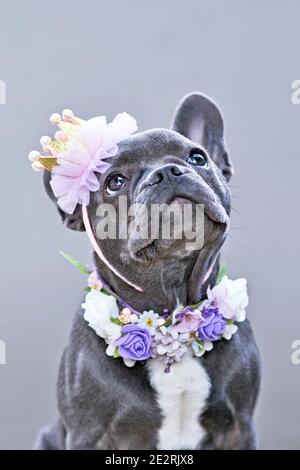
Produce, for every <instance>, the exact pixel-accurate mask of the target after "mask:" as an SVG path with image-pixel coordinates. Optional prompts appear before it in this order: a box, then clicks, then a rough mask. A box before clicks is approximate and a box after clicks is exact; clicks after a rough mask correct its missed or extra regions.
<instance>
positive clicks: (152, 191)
mask: <svg viewBox="0 0 300 470" xmlns="http://www.w3.org/2000/svg"><path fill="white" fill-rule="evenodd" d="M118 147H119V148H118V153H117V155H115V156H114V157H112V158H111V166H110V168H109V169H108V170H106V172H105V173H104V174H101V175H99V178H100V189H99V191H97V192H95V193H91V199H90V204H89V206H88V214H89V218H90V221H91V225H92V228H93V230H94V232H95V233H97V218H98V217H97V208H98V207H99V206H101V204H104V203H110V204H113V206H114V207H115V209H116V211H117V212H118V208H119V202H118V201H119V197H120V196H125V195H126V196H127V199H128V204H133V203H140V204H143V205H145V206H146V207H149V206H150V205H151V204H153V203H158V204H161V203H166V204H172V203H173V202H174V201H175V202H177V203H179V204H184V203H185V202H186V201H188V202H190V203H192V204H194V205H195V204H203V205H204V243H203V246H202V247H201V248H199V249H197V250H187V249H186V245H185V243H186V240H184V238H182V239H176V240H174V239H173V240H163V239H160V238H157V239H154V240H153V239H148V240H145V239H143V240H138V239H135V240H133V239H132V238H130V237H129V238H126V239H125V238H124V239H121V238H116V239H109V238H107V239H105V240H98V242H99V244H101V249H102V251H103V253H104V255H105V256H106V258H107V259H108V260H109V262H110V263H111V264H112V265H113V266H115V267H116V268H117V269H118V270H119V271H120V272H122V273H125V274H126V277H127V278H129V279H130V280H132V281H134V282H135V283H137V284H138V285H139V286H141V288H142V289H143V292H139V291H137V290H135V289H134V288H133V287H131V286H130V285H128V284H126V283H125V282H124V281H123V280H122V279H120V278H119V277H117V276H116V275H115V274H114V273H113V272H112V271H111V270H110V269H109V268H108V267H107V265H106V264H105V263H103V262H102V261H101V260H100V259H99V258H98V257H97V256H96V255H95V254H94V263H95V267H96V269H97V272H98V273H99V275H100V276H101V279H103V280H104V281H105V282H106V283H107V284H108V285H109V286H110V288H111V289H112V290H113V291H114V292H115V293H116V294H117V295H119V296H120V297H121V298H122V299H125V300H126V302H127V303H128V304H129V305H130V306H132V307H133V308H134V309H135V310H136V311H138V312H143V311H144V310H149V309H153V310H154V311H156V312H159V313H161V312H163V311H164V309H168V310H169V311H172V310H174V308H175V307H176V305H178V303H180V304H181V305H192V304H195V303H196V302H199V301H200V300H202V299H204V298H205V295H206V290H207V288H208V286H211V287H213V286H214V285H215V283H216V278H217V273H218V269H219V256H220V249H221V247H222V245H223V243H224V241H225V239H226V235H227V232H228V229H229V216H230V207H231V195H230V190H229V186H228V182H229V180H230V178H231V176H232V174H233V167H232V164H231V161H230V158H229V155H228V153H227V150H226V146H225V141H224V124H223V118H222V115H221V112H220V110H219V108H218V107H217V106H216V104H215V103H214V102H213V101H212V100H211V99H209V98H208V97H206V96H204V95H201V94H199V93H192V94H189V95H188V96H186V97H184V98H183V100H182V101H181V102H180V104H179V106H178V108H177V110H176V112H175V117H174V120H173V124H172V128H171V130H168V129H152V130H148V131H145V132H140V133H137V134H134V135H132V136H130V137H128V138H127V139H126V140H124V141H122V142H121V143H120V145H119V146H118ZM49 180H50V176H49V174H48V173H46V172H45V174H44V183H45V188H46V191H47V193H48V194H49V196H50V198H51V199H52V200H53V201H54V202H56V201H55V197H54V195H53V192H52V190H51V187H50V184H49ZM57 209H58V211H59V213H60V215H61V218H62V220H63V222H64V223H65V225H66V226H67V227H69V228H71V229H73V230H79V231H83V230H84V224H83V220H82V213H81V210H80V207H79V206H77V208H76V210H75V212H74V214H73V215H68V214H66V213H64V212H63V211H62V210H61V209H60V208H59V207H58V206H57ZM210 266H212V269H211V270H209V268H210ZM207 273H209V275H208V277H207ZM105 348H106V345H105V342H104V340H103V339H101V338H100V337H99V336H97V335H96V334H95V332H94V331H93V330H92V329H91V328H90V327H89V326H88V324H87V322H86V321H85V320H84V318H83V310H82V309H80V310H78V312H77V313H76V315H75V318H74V322H73V327H72V331H71V334H70V339H69V342H68V345H67V347H66V349H65V351H64V353H63V356H62V360H61V364H60V369H59V376H58V386H57V394H58V410H59V418H58V419H57V421H56V422H55V423H54V424H53V425H51V426H49V427H48V428H46V429H44V430H43V431H42V432H41V433H40V435H39V437H38V440H37V443H36V448H37V449H107V450H108V449H118V450H120V449H176V450H180V449H199V450H200V449H255V448H256V433H255V429H254V424H253V412H254V408H255V404H256V400H257V396H258V390H259V382H260V358H259V353H258V349H257V346H256V343H255V340H254V337H253V333H252V330H251V327H250V324H249V321H248V320H245V321H244V322H243V323H241V324H240V325H239V330H238V332H237V333H236V334H235V335H234V336H233V338H232V339H231V340H230V341H226V340H225V341H217V342H216V343H215V345H214V349H213V350H212V351H210V352H208V353H207V354H205V355H204V356H202V357H200V358H197V357H190V356H187V357H186V358H184V359H183V360H182V361H181V362H178V363H176V364H174V365H173V366H172V368H171V370H170V372H169V373H165V372H164V370H163V366H162V365H161V364H160V363H159V361H156V360H155V359H151V360H149V361H145V362H139V363H137V364H136V365H135V366H134V367H133V368H127V367H125V366H124V364H123V362H122V361H121V360H113V359H112V358H111V357H108V356H107V355H106V354H105Z"/></svg>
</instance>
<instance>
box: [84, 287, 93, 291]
mask: <svg viewBox="0 0 300 470" xmlns="http://www.w3.org/2000/svg"><path fill="white" fill-rule="evenodd" d="M84 290H85V292H91V290H92V289H91V288H90V287H85V288H84Z"/></svg>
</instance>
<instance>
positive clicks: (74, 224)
mask: <svg viewBox="0 0 300 470" xmlns="http://www.w3.org/2000/svg"><path fill="white" fill-rule="evenodd" d="M50 179H51V173H50V172H49V171H44V175H43V180H44V186H45V189H46V192H47V194H48V196H49V197H50V199H51V200H52V201H53V202H54V203H55V205H56V207H57V210H58V213H59V215H60V217H61V219H62V221H63V223H64V224H65V225H66V227H68V228H70V229H71V230H77V231H79V232H84V231H85V228H84V224H83V219H82V213H81V206H80V205H79V204H77V206H76V209H75V211H74V213H73V214H67V213H66V212H64V211H63V210H62V209H61V208H60V207H59V206H58V205H57V202H56V197H55V196H54V194H53V191H52V188H51V186H50Z"/></svg>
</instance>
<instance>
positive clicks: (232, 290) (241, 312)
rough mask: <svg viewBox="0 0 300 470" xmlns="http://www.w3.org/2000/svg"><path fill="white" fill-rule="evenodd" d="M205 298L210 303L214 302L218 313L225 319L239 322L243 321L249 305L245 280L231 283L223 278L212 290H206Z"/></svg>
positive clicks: (231, 281) (226, 278)
mask: <svg viewBox="0 0 300 470" xmlns="http://www.w3.org/2000/svg"><path fill="white" fill-rule="evenodd" d="M207 298H208V300H209V301H210V302H212V301H214V302H216V304H217V307H218V308H219V311H220V313H222V315H223V316H224V317H225V318H227V319H234V320H236V321H239V322H241V321H244V320H245V318H246V307H247V305H248V303H249V297H248V294H247V280H246V279H243V278H241V279H236V280H235V281H233V280H231V279H228V277H227V276H224V277H223V278H222V280H221V282H220V283H219V284H217V285H216V286H215V287H213V289H211V288H210V287H209V288H208V289H207Z"/></svg>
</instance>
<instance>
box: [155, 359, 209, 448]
mask: <svg viewBox="0 0 300 470" xmlns="http://www.w3.org/2000/svg"><path fill="white" fill-rule="evenodd" d="M164 369H165V366H164V364H163V363H162V362H161V361H160V360H157V359H153V360H151V361H149V362H148V370H149V373H150V382H151V385H152V387H153V388H154V390H155V391H156V393H157V401H158V404H159V407H160V410H161V413H162V416H163V420H162V425H161V428H160V430H159V436H158V449H164V450H167V449H174V450H179V449H186V450H188V449H190V450H192V449H195V448H196V447H197V446H198V445H199V443H200V442H201V440H202V439H203V437H204V436H205V431H204V429H203V428H202V426H201V424H200V422H199V417H200V415H201V414H202V412H203V411H204V409H205V406H206V401H207V398H208V396H209V391H210V386H211V384H210V380H209V377H208V375H207V373H206V371H205V369H204V367H203V366H202V365H201V363H200V362H199V360H197V359H195V358H193V357H186V358H184V359H183V360H182V361H181V362H178V363H175V364H173V365H172V366H171V369H170V372H168V373H166V372H165V371H164Z"/></svg>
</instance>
